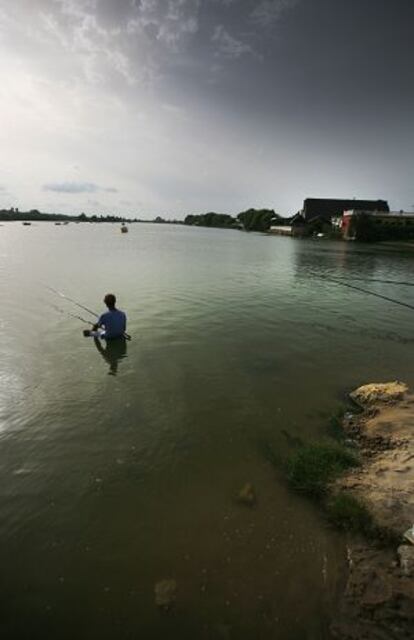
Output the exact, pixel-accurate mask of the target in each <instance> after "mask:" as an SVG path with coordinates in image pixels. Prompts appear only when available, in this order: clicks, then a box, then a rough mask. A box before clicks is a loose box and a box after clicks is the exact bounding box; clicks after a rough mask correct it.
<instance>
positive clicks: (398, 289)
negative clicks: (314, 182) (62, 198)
mask: <svg viewBox="0 0 414 640" xmlns="http://www.w3.org/2000/svg"><path fill="white" fill-rule="evenodd" d="M412 264H413V254H412V253H410V252H404V251H403V250H401V251H398V252H397V251H395V250H392V249H390V248H386V247H371V246H362V245H359V246H358V245H354V244H345V243H331V242H328V241H327V242H325V241H321V242H319V241H312V240H309V241H305V240H304V241H301V240H296V241H295V240H291V239H289V238H278V237H267V236H264V235H260V234H257V235H256V234H244V233H240V232H237V231H227V230H209V229H195V228H185V227H181V226H160V225H150V224H148V225H146V224H139V225H131V226H130V232H129V234H125V235H124V234H121V233H120V231H119V227H118V226H116V225H101V226H100V225H75V224H70V225H68V226H55V225H53V224H49V223H44V224H40V223H39V224H37V225H32V226H31V227H23V226H22V225H21V224H18V223H10V224H4V225H3V226H2V227H0V299H1V301H2V306H1V314H0V326H1V330H2V334H3V340H2V344H1V346H0V380H1V385H0V436H1V439H0V505H1V516H2V517H1V521H0V540H1V545H0V560H1V567H2V570H1V574H0V575H1V578H0V579H1V607H0V621H1V622H0V628H1V631H2V635H3V636H4V637H7V638H13V639H14V638H18V639H19V640H20V639H22V638H39V637H42V638H57V637H59V638H63V639H65V638H73V637H76V638H82V639H83V638H85V639H86V638H88V639H89V638H103V639H106V638H138V637H141V638H146V639H147V638H161V637H165V636H166V635H167V634H168V637H170V638H180V640H181V639H183V638H208V639H210V638H211V639H215V638H218V639H219V638H237V639H244V638H246V639H247V638H263V639H264V640H267V639H268V638H274V637H277V638H278V639H279V640H292V639H295V638H298V639H299V638H300V639H301V640H302V639H312V640H320V639H321V638H329V632H328V626H329V619H330V615H331V612H332V610H333V608H334V606H335V598H336V595H337V591H338V587H339V585H340V580H341V576H342V572H343V568H344V559H345V540H344V539H343V537H342V536H340V535H338V534H335V533H334V532H333V531H331V530H330V529H329V528H328V527H327V525H326V523H325V522H324V521H323V518H322V517H321V515H320V514H319V513H318V511H317V509H315V508H314V507H313V506H312V505H311V504H309V503H308V502H307V501H305V500H302V499H300V498H299V497H298V496H296V495H293V494H292V493H291V492H289V490H288V489H287V487H286V485H285V482H284V480H283V477H282V474H281V473H280V471H278V470H277V469H275V468H274V466H273V465H272V464H271V463H270V461H269V457H271V456H272V455H277V456H280V457H283V456H285V455H286V454H288V453H289V451H291V450H292V448H293V447H294V446H295V442H296V440H297V439H302V440H304V441H308V440H313V439H315V438H318V437H321V436H322V435H323V434H324V433H325V430H326V423H327V420H328V417H329V415H330V413H331V412H332V411H335V410H336V409H337V407H338V405H339V404H340V403H341V402H342V401H343V399H344V398H345V394H346V392H347V391H348V390H350V389H352V388H354V387H356V386H358V385H359V384H362V383H365V382H369V381H381V380H389V379H395V378H399V379H402V380H404V381H406V382H407V383H408V384H410V385H414V370H413V367H412V361H413V356H414V335H413V331H412V321H413V311H410V310H409V309H405V308H403V307H399V306H397V305H393V304H390V303H388V302H385V301H383V300H380V299H378V298H375V297H373V296H369V295H366V294H362V293H359V292H356V291H352V290H350V289H347V288H345V287H341V286H339V285H337V284H333V283H331V282H329V281H327V280H324V279H323V278H319V277H318V276H320V275H322V276H323V275H330V276H333V277H338V276H347V277H349V278H352V277H358V278H361V277H363V278H367V279H369V278H379V279H395V280H410V277H411V273H412ZM351 281H352V280H351ZM355 284H358V285H359V286H363V287H365V288H368V289H371V290H373V291H376V292H378V293H381V294H382V295H388V296H390V297H395V298H398V299H400V300H402V301H405V302H407V303H410V304H414V288H409V287H403V286H395V285H391V284H381V283H362V282H359V281H358V282H355ZM47 286H51V287H53V288H55V289H57V290H59V291H62V292H64V293H65V294H66V295H68V296H70V297H73V298H75V299H76V300H79V301H80V302H82V303H83V304H85V305H86V306H87V307H91V308H92V309H96V310H97V311H99V312H100V311H101V310H102V307H103V305H102V298H103V295H104V294H105V293H106V292H108V291H112V292H115V293H116V294H117V296H118V301H119V306H120V308H124V309H125V310H126V311H127V313H128V318H129V324H128V331H129V333H130V334H131V335H132V337H133V339H132V340H131V341H130V342H128V343H126V345H125V346H124V347H122V345H121V346H120V347H119V349H115V351H114V352H109V353H100V352H99V351H98V350H97V349H96V347H95V344H94V341H93V340H92V339H85V338H83V337H82V329H83V328H84V327H86V325H84V324H82V322H81V321H80V320H79V319H77V318H75V317H73V315H80V316H82V317H84V318H88V319H89V316H88V314H87V312H84V311H82V310H80V309H78V308H77V307H75V306H74V305H73V304H71V303H69V302H67V301H66V300H64V299H63V298H62V297H60V296H59V295H57V294H55V293H53V292H51V291H50V290H49V289H48V288H47ZM68 314H73V315H68ZM246 482H251V483H252V484H253V485H254V487H255V489H256V491H257V495H258V504H257V507H256V508H255V509H249V508H247V507H242V506H240V505H238V504H237V502H236V501H235V495H237V493H238V491H239V490H240V488H241V487H242V486H243V485H244V484H245V483H246ZM163 578H173V579H175V580H176V581H177V585H178V591H177V606H176V609H175V611H174V613H171V614H169V615H161V614H160V612H159V611H157V610H156V607H155V605H154V585H155V584H156V582H157V581H159V580H161V579H163Z"/></svg>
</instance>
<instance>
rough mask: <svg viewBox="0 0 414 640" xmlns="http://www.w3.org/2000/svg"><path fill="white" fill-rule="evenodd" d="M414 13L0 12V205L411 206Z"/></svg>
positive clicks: (213, 4)
mask: <svg viewBox="0 0 414 640" xmlns="http://www.w3.org/2000/svg"><path fill="white" fill-rule="evenodd" d="M413 24H414V2H413V1H412V0H0V123H1V126H0V149H1V154H0V208H3V207H10V206H18V207H19V208H20V209H21V210H25V209H28V208H38V209H41V210H42V211H49V212H53V211H59V212H64V213H73V214H79V213H80V212H81V211H85V212H86V213H98V214H100V213H102V214H106V213H109V212H113V213H117V214H123V215H131V216H139V217H142V218H152V217H153V216H154V215H158V214H160V215H165V216H166V217H177V218H181V217H183V216H184V215H186V214H187V213H200V212H205V211H211V210H214V211H219V212H225V213H237V212H239V211H241V210H243V209H246V208H248V207H251V206H253V207H270V208H274V209H275V210H276V211H277V212H279V213H281V214H282V215H290V214H292V213H294V212H296V211H297V210H298V209H299V208H300V206H301V203H302V200H303V198H305V197H307V196H313V197H351V198H352V197H357V198H375V199H376V198H384V199H388V200H389V203H390V205H391V207H392V208H393V209H410V208H412V206H413V205H414V175H413V173H414V163H413V157H414V126H413V114H414V73H413V68H414V50H413V45H412V41H413V32H412V29H413Z"/></svg>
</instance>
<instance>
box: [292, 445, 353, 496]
mask: <svg viewBox="0 0 414 640" xmlns="http://www.w3.org/2000/svg"><path fill="white" fill-rule="evenodd" d="M357 465H358V459H357V458H356V456H355V454H353V453H352V452H351V451H349V450H348V449H347V448H346V447H343V446H340V445H339V444H330V443H326V444H312V445H308V446H306V447H302V448H301V449H299V450H298V451H295V452H294V453H292V455H291V456H290V458H289V460H288V465H287V466H288V469H287V472H288V480H289V483H290V484H291V486H292V487H293V489H295V490H296V491H298V492H299V493H303V494H304V495H307V496H309V497H312V498H321V497H322V496H324V494H325V493H326V490H327V486H328V483H329V482H331V481H332V480H333V479H334V478H336V477H338V476H339V475H341V473H342V472H343V471H344V470H345V469H348V468H349V467H354V466H357Z"/></svg>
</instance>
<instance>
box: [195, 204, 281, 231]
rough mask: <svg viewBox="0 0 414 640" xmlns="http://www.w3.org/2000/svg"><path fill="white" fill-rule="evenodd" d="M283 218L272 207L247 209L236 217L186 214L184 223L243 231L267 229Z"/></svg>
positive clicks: (216, 214)
mask: <svg viewBox="0 0 414 640" xmlns="http://www.w3.org/2000/svg"><path fill="white" fill-rule="evenodd" d="M284 220H285V219H284V218H282V216H280V215H279V214H277V213H275V212H274V211H273V209H247V211H242V212H241V213H239V214H238V215H237V216H236V217H233V216H230V215H228V214H226V213H214V212H212V211H211V212H210V213H203V214H200V215H192V214H190V215H188V216H187V217H186V218H185V220H184V224H188V225H194V226H197V227H220V228H226V229H244V230H245V231H268V230H269V229H270V226H271V225H272V224H278V223H279V224H282V223H283V221H284Z"/></svg>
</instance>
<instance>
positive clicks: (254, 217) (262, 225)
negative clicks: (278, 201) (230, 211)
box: [237, 209, 283, 231]
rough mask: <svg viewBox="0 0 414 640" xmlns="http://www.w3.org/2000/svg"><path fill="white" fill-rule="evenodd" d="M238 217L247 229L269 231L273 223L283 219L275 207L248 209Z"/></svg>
mask: <svg viewBox="0 0 414 640" xmlns="http://www.w3.org/2000/svg"><path fill="white" fill-rule="evenodd" d="M237 219H238V220H239V222H240V223H241V224H242V226H243V229H244V230H245V231H268V230H269V229H270V227H271V225H272V223H274V222H277V221H278V220H283V218H282V217H281V216H279V215H278V214H277V213H275V212H274V211H273V209H247V211H242V212H241V213H239V214H238V216H237Z"/></svg>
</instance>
